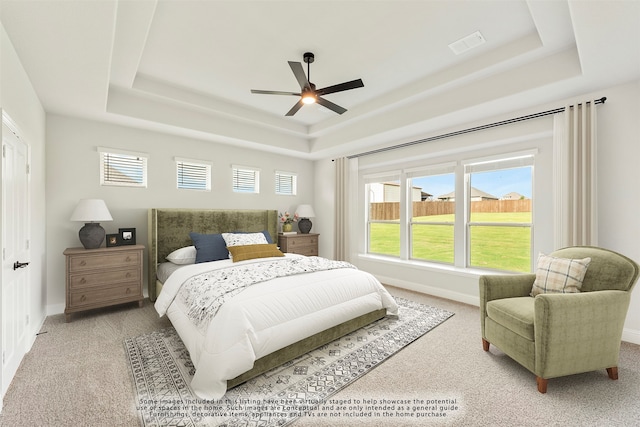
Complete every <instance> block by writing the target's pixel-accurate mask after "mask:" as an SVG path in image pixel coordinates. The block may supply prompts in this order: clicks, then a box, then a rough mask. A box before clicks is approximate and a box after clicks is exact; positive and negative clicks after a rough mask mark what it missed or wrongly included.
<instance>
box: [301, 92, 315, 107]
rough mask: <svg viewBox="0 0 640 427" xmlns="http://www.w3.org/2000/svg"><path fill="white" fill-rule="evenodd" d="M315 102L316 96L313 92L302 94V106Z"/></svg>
mask: <svg viewBox="0 0 640 427" xmlns="http://www.w3.org/2000/svg"><path fill="white" fill-rule="evenodd" d="M315 102H316V94H315V93H313V92H307V93H303V94H302V103H303V104H314V103H315Z"/></svg>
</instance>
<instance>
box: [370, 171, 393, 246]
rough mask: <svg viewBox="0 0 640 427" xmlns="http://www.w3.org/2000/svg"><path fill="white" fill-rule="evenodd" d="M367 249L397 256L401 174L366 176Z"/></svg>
mask: <svg viewBox="0 0 640 427" xmlns="http://www.w3.org/2000/svg"><path fill="white" fill-rule="evenodd" d="M366 182H367V184H366V191H367V193H366V194H367V208H368V209H367V230H368V233H367V236H368V239H367V240H368V241H367V250H368V252H369V253H374V254H381V255H391V256H396V257H399V256H400V199H401V198H400V195H401V193H400V178H399V176H398V175H395V176H372V177H369V178H367V179H366Z"/></svg>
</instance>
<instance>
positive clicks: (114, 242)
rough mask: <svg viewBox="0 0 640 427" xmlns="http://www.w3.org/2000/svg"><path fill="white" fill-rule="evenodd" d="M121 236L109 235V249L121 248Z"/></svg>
mask: <svg viewBox="0 0 640 427" xmlns="http://www.w3.org/2000/svg"><path fill="white" fill-rule="evenodd" d="M119 240H120V234H107V247H108V248H111V247H114V246H120V242H119Z"/></svg>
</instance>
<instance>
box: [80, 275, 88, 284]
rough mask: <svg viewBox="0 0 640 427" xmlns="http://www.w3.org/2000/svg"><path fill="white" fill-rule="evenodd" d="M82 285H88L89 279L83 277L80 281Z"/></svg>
mask: <svg viewBox="0 0 640 427" xmlns="http://www.w3.org/2000/svg"><path fill="white" fill-rule="evenodd" d="M80 283H81V284H83V285H84V284H85V283H87V279H85V278H84V277H83V278H82V279H80Z"/></svg>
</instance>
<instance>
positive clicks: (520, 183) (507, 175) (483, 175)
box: [413, 167, 532, 198]
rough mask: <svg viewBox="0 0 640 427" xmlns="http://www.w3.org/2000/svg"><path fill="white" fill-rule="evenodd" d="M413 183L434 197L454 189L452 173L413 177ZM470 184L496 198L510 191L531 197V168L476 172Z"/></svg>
mask: <svg viewBox="0 0 640 427" xmlns="http://www.w3.org/2000/svg"><path fill="white" fill-rule="evenodd" d="M413 185H414V186H415V187H422V191H424V192H427V193H429V194H432V195H433V196H434V197H436V198H437V197H438V196H441V195H443V194H447V193H450V192H452V191H453V190H454V186H455V182H454V176H453V174H449V175H434V176H428V177H421V178H414V179H413ZM471 186H472V187H475V188H477V189H478V190H482V191H484V192H486V193H489V194H491V195H493V196H496V197H497V198H500V197H502V196H504V195H505V194H507V193H510V192H512V191H514V192H516V193H520V194H522V195H523V196H525V197H526V198H531V193H532V168H531V167H521V168H515V169H500V170H497V171H490V172H478V173H473V174H472V175H471Z"/></svg>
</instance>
